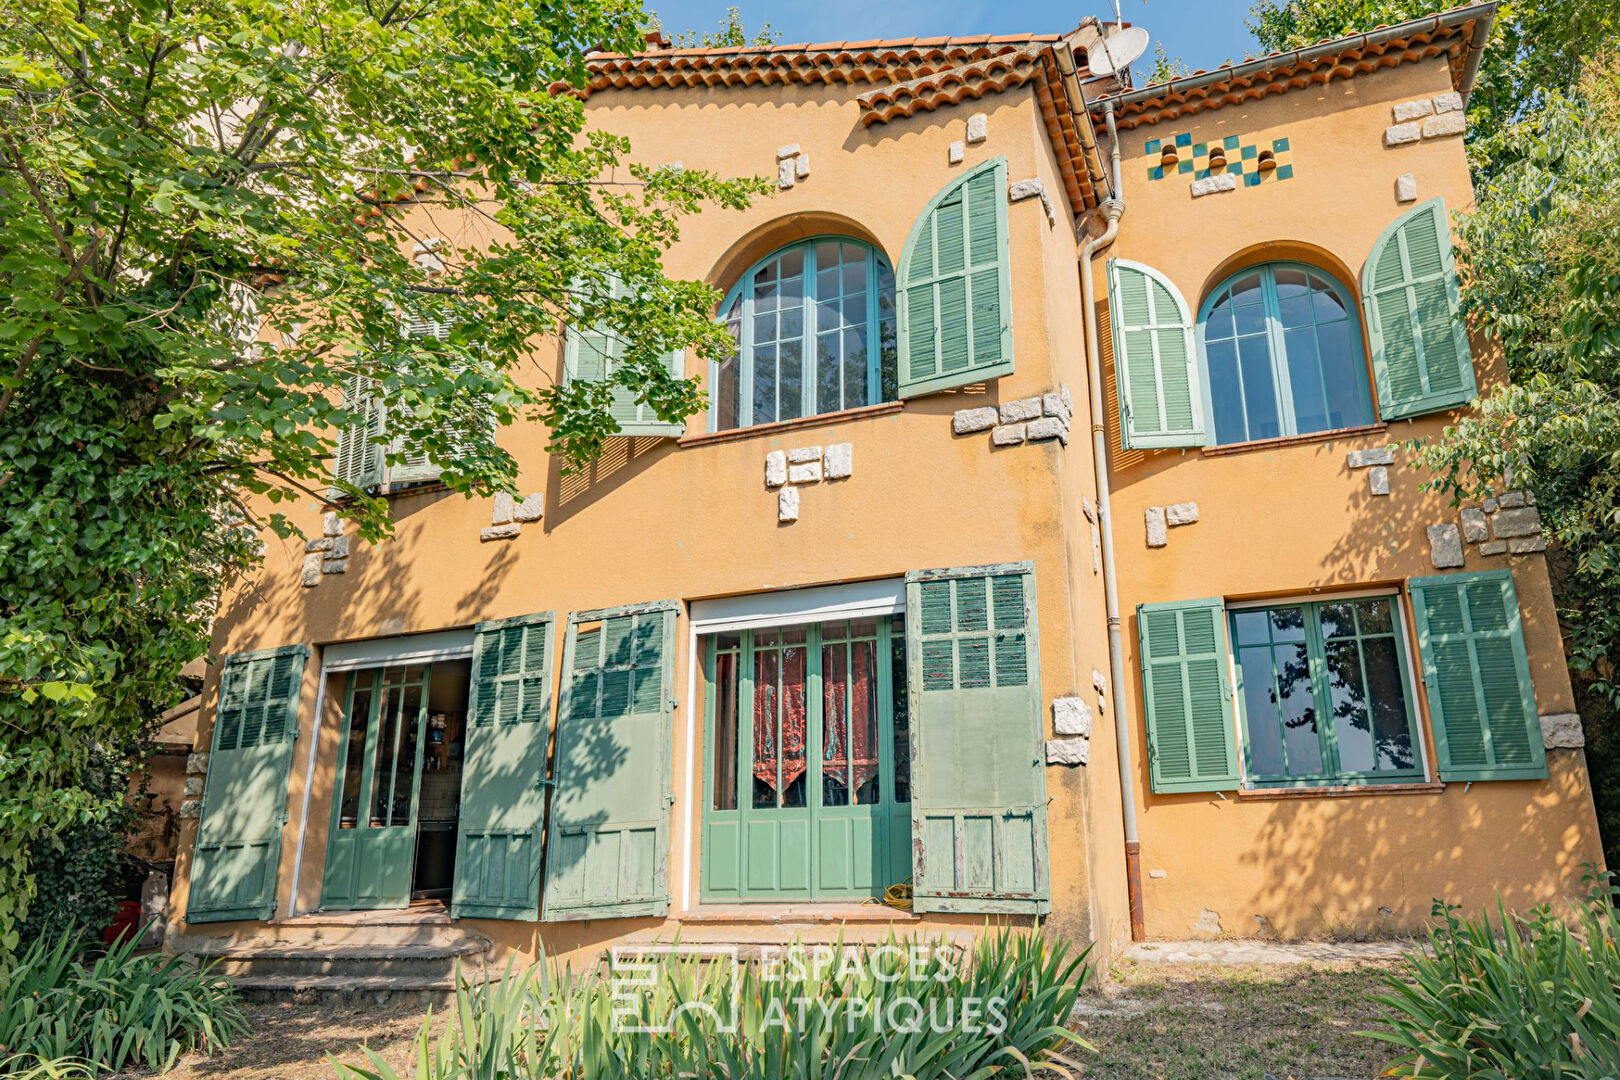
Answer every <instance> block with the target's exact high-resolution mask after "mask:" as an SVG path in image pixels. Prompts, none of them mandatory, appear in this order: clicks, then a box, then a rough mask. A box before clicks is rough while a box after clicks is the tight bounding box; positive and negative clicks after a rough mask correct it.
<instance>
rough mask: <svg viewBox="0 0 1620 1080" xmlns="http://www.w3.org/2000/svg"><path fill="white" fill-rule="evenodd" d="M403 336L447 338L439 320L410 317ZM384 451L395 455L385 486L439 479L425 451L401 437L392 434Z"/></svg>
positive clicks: (447, 328)
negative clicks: (391, 438)
mask: <svg viewBox="0 0 1620 1080" xmlns="http://www.w3.org/2000/svg"><path fill="white" fill-rule="evenodd" d="M405 336H406V337H418V338H420V337H431V338H437V339H438V340H440V341H444V340H446V339H447V338H449V336H450V324H449V323H448V322H445V321H442V320H435V319H425V318H423V317H421V316H420V315H413V316H411V317H410V318H408V319H407V320H406V321H405ZM388 449H389V453H390V454H392V455H395V456H394V460H393V462H392V463H391V464H390V465H389V466H388V482H389V484H415V483H421V482H423V481H426V480H437V479H438V478H439V473H440V472H441V471H442V470H441V469H440V468H439V465H438V464H437V463H436V462H433V461H430V460H428V456H427V451H426V450H424V449H421V448H420V447H419V446H417V445H416V444H414V443H412V442H411V441H410V440H408V439H406V438H405V436H404V435H395V436H394V438H393V440H392V441H391V442H390V443H389V447H388Z"/></svg>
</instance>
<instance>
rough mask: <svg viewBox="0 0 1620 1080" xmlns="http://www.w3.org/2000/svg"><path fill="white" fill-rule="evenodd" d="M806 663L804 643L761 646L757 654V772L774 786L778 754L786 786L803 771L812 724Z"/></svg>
mask: <svg viewBox="0 0 1620 1080" xmlns="http://www.w3.org/2000/svg"><path fill="white" fill-rule="evenodd" d="M804 664H805V650H804V648H803V646H799V647H797V648H785V649H782V650H780V651H778V650H776V649H762V650H760V651H758V652H756V653H755V654H754V775H755V776H757V777H759V779H761V780H763V781H764V782H765V783H766V784H767V785H768V786H770V787H772V788H774V787H776V783H777V780H776V774H777V757H778V755H780V756H781V759H782V761H781V772H782V787H783V788H784V789H785V788H787V787H788V786H790V785H791V784H792V783H793V781H795V780H797V779H798V778H799V777H800V776H803V775H804V770H805V735H806V728H807V726H808V724H809V714H808V713H807V711H806V708H805V696H804V687H805V670H804ZM779 714H780V720H781V731H780V739H779V738H778V730H777V720H778V715H779Z"/></svg>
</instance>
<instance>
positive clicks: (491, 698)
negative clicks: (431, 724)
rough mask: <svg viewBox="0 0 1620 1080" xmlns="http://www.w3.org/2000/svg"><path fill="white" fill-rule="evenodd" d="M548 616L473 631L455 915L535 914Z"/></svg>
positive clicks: (551, 623)
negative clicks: (471, 671) (471, 677)
mask: <svg viewBox="0 0 1620 1080" xmlns="http://www.w3.org/2000/svg"><path fill="white" fill-rule="evenodd" d="M555 625H556V619H555V616H554V615H553V613H551V612H549V611H548V612H543V613H539V614H534V615H523V616H520V617H518V618H515V619H503V620H500V621H497V622H487V623H479V624H478V625H477V626H476V627H474V628H473V665H472V666H473V680H472V692H471V702H470V708H469V709H468V712H469V714H470V716H471V723H469V724H468V725H467V734H466V751H465V763H464V765H463V768H462V777H463V779H462V782H461V812H460V819H459V823H458V829H457V834H456V870H455V882H454V888H453V889H452V892H451V901H450V913H451V915H452V916H454V917H456V918H480V919H522V920H528V921H532V920H533V919H534V918H535V917H536V916H538V915H539V912H540V853H541V837H542V836H543V830H544V823H545V795H544V792H543V790H542V787H541V784H540V781H541V780H542V779H543V778H544V776H545V772H546V744H547V742H548V741H549V740H550V738H551V725H550V724H549V723H547V721H548V720H549V719H550V718H551V657H552V652H553V649H552V642H553V638H554V627H555Z"/></svg>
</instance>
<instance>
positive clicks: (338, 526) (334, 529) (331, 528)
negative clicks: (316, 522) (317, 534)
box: [321, 510, 343, 536]
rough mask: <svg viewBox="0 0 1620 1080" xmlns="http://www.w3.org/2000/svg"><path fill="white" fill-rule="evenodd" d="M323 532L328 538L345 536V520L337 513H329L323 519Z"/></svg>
mask: <svg viewBox="0 0 1620 1080" xmlns="http://www.w3.org/2000/svg"><path fill="white" fill-rule="evenodd" d="M321 532H323V533H325V534H326V535H327V536H342V535H343V519H342V518H340V517H338V516H337V513H336V512H335V511H330V510H329V511H327V512H326V513H325V514H324V515H322V517H321Z"/></svg>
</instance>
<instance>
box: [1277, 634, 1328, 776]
mask: <svg viewBox="0 0 1620 1080" xmlns="http://www.w3.org/2000/svg"><path fill="white" fill-rule="evenodd" d="M1274 652H1275V654H1276V655H1275V662H1276V670H1277V707H1278V709H1279V710H1280V711H1281V713H1282V723H1283V743H1284V746H1285V747H1286V749H1287V753H1288V774H1289V775H1290V776H1319V775H1321V772H1322V744H1321V741H1320V739H1319V738H1318V737H1317V727H1316V725H1317V716H1316V698H1315V695H1314V694H1313V693H1312V690H1311V679H1310V661H1309V657H1308V655H1307V653H1306V650H1305V646H1304V645H1278V646H1277V647H1276V649H1275V650H1274Z"/></svg>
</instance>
